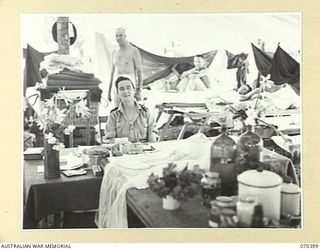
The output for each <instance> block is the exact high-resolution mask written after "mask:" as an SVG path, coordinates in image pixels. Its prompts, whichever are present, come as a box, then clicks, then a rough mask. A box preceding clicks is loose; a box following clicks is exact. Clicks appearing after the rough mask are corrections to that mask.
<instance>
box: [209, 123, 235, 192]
mask: <svg viewBox="0 0 320 250" xmlns="http://www.w3.org/2000/svg"><path fill="white" fill-rule="evenodd" d="M235 156H236V143H235V141H234V140H233V139H232V138H231V137H229V136H228V135H227V133H226V127H225V126H223V127H222V133H221V135H220V136H219V137H218V138H217V139H216V140H215V141H214V142H213V143H212V145H211V155H210V171H212V172H217V173H219V175H220V178H221V195H227V196H230V195H235V194H236V193H237V169H236V164H235V163H234V160H235Z"/></svg>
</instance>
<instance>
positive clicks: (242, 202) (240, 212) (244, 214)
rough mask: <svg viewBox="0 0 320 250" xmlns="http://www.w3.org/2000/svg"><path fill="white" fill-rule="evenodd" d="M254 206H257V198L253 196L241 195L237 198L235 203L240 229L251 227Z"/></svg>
mask: <svg viewBox="0 0 320 250" xmlns="http://www.w3.org/2000/svg"><path fill="white" fill-rule="evenodd" d="M256 205H258V203H257V198H256V197H255V196H253V195H243V196H241V197H240V198H239V201H238V202H237V217H238V220H239V226H240V227H251V222H252V216H253V213H254V208H255V206H256Z"/></svg>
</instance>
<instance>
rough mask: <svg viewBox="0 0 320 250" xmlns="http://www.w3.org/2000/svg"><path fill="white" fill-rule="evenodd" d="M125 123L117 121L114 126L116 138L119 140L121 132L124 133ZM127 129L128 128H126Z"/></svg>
mask: <svg viewBox="0 0 320 250" xmlns="http://www.w3.org/2000/svg"><path fill="white" fill-rule="evenodd" d="M125 129H126V128H125V122H124V121H118V122H117V124H116V131H117V137H118V138H120V137H122V135H123V132H124V131H125ZM127 129H128V128H127Z"/></svg>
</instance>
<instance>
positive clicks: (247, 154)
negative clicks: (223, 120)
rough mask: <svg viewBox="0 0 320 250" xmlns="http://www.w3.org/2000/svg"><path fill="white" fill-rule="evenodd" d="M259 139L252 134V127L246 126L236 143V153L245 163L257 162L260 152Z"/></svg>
mask: <svg viewBox="0 0 320 250" xmlns="http://www.w3.org/2000/svg"><path fill="white" fill-rule="evenodd" d="M261 142H262V141H261V138H260V136H258V135H257V134H255V133H253V132H252V126H251V125H247V126H246V131H245V132H244V133H243V134H242V135H241V136H240V138H239V141H238V143H237V152H238V154H239V156H240V155H241V156H243V157H244V158H245V159H246V161H247V162H259V160H260V152H261V149H262V148H261V146H260V144H261Z"/></svg>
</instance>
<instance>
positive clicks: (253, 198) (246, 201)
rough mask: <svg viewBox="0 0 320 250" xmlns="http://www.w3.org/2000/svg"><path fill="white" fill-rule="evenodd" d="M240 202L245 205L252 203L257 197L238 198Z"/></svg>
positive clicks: (245, 196) (243, 196) (244, 196)
mask: <svg viewBox="0 0 320 250" xmlns="http://www.w3.org/2000/svg"><path fill="white" fill-rule="evenodd" d="M240 201H241V202H245V203H254V202H256V201H257V197H256V196H254V195H250V194H245V195H242V196H241V197H240Z"/></svg>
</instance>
